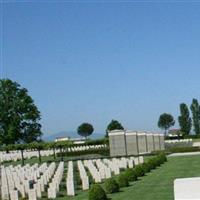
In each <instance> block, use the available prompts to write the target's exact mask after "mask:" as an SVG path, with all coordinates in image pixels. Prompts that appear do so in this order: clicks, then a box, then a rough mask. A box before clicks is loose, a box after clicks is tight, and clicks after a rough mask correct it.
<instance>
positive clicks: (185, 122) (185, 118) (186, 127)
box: [178, 103, 192, 135]
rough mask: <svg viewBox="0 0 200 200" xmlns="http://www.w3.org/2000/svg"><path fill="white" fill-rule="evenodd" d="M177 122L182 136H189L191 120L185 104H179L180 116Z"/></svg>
mask: <svg viewBox="0 0 200 200" xmlns="http://www.w3.org/2000/svg"><path fill="white" fill-rule="evenodd" d="M178 121H179V125H180V127H181V132H182V133H183V135H189V133H190V130H191V127H192V119H191V118H190V112H189V109H188V107H187V105H186V104H185V103H182V104H180V116H179V117H178Z"/></svg>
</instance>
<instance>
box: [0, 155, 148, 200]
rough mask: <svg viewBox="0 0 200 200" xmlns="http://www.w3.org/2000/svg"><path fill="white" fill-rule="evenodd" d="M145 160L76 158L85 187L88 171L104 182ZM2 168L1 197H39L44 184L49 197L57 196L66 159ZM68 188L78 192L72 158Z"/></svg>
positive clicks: (13, 199) (11, 199) (69, 191)
mask: <svg viewBox="0 0 200 200" xmlns="http://www.w3.org/2000/svg"><path fill="white" fill-rule="evenodd" d="M143 162H144V159H143V157H142V156H140V157H121V158H111V159H106V158H105V159H93V160H84V161H80V160H79V161H77V166H78V171H79V175H80V178H81V182H82V189H83V190H88V189H89V174H90V175H91V176H92V178H93V179H94V181H95V182H96V183H101V182H102V181H104V180H105V179H108V178H110V177H112V174H114V175H118V174H119V173H120V170H122V169H126V168H133V167H134V166H135V165H137V164H139V163H143ZM86 168H87V169H88V170H86ZM0 172H1V176H0V177H1V179H0V180H1V184H0V185H1V199H2V200H18V199H19V198H21V197H22V198H27V197H28V200H37V199H39V198H41V196H42V192H44V191H45V188H47V195H48V199H55V198H56V195H57V193H58V191H59V185H60V182H61V180H62V178H63V172H64V162H60V163H59V165H58V167H57V169H56V164H55V162H52V163H51V164H50V165H49V166H47V163H43V164H42V165H40V166H39V165H38V164H34V165H32V166H30V165H29V164H27V165H25V166H21V165H17V166H12V165H10V166H8V167H4V166H1V171H0ZM88 173H89V174H88ZM50 180H51V181H50ZM66 190H67V195H68V196H74V195H75V187H74V169H73V162H72V161H69V162H68V165H67V177H66Z"/></svg>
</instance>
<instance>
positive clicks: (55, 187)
mask: <svg viewBox="0 0 200 200" xmlns="http://www.w3.org/2000/svg"><path fill="white" fill-rule="evenodd" d="M63 172H64V162H60V163H59V166H58V168H57V170H56V172H55V174H54V176H53V178H52V180H51V183H49V188H48V190H47V193H48V198H49V199H55V198H56V193H57V192H58V191H59V185H60V182H61V180H62V177H63Z"/></svg>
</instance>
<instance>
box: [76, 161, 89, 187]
mask: <svg viewBox="0 0 200 200" xmlns="http://www.w3.org/2000/svg"><path fill="white" fill-rule="evenodd" d="M77 165H78V170H79V175H80V178H81V183H82V189H83V190H88V189H89V178H88V175H87V172H86V171H85V168H84V165H83V162H82V161H81V160H78V161H77Z"/></svg>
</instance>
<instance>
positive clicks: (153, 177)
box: [41, 155, 200, 200]
mask: <svg viewBox="0 0 200 200" xmlns="http://www.w3.org/2000/svg"><path fill="white" fill-rule="evenodd" d="M146 159H147V158H146ZM199 166H200V156H198V155H194V156H183V157H170V158H168V162H166V163H164V164H163V165H161V166H160V167H158V168H157V169H155V170H153V171H152V172H150V173H148V174H147V175H145V176H144V177H142V178H140V179H139V180H138V181H136V182H132V183H131V184H130V186H129V187H124V188H122V189H121V190H120V192H118V193H114V194H109V195H108V197H109V198H110V200H130V199H131V200H161V199H162V200H173V199H174V195H173V193H174V191H173V181H174V179H176V178H183V177H197V176H200V167H199ZM102 186H104V184H102ZM60 193H62V194H63V197H58V198H56V200H66V199H69V200H87V199H88V192H87V191H81V190H79V191H78V192H76V196H75V197H68V196H66V190H65V189H61V191H60ZM46 199H47V198H41V200H46Z"/></svg>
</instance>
